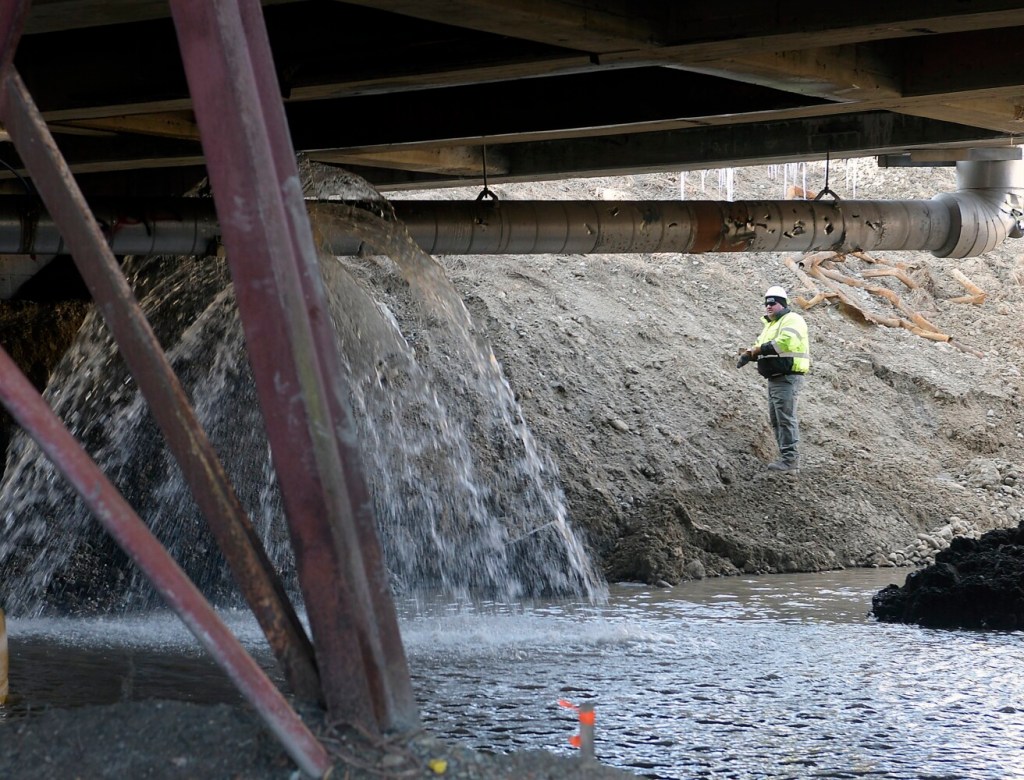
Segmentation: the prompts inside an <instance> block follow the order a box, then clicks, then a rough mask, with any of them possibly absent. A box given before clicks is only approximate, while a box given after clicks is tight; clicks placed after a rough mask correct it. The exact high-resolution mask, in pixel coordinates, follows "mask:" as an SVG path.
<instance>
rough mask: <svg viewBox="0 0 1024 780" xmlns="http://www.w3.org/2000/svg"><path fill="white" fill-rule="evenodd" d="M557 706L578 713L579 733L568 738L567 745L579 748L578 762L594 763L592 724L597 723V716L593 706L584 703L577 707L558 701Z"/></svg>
mask: <svg viewBox="0 0 1024 780" xmlns="http://www.w3.org/2000/svg"><path fill="white" fill-rule="evenodd" d="M558 706H559V707H565V708H566V709H569V710H575V711H576V712H577V713H579V715H578V720H579V722H580V733H579V734H573V735H572V736H571V737H569V744H570V745H572V746H573V747H574V748H579V751H580V761H582V762H584V763H587V762H590V761H594V760H595V755H594V724H595V723H596V721H597V715H596V713H595V712H594V705H593V704H590V703H586V704H581V705H580V706H578V707H577V706H576V705H575V704H573V703H572V702H570V701H566V700H565V699H559V700H558Z"/></svg>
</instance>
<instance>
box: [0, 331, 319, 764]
mask: <svg viewBox="0 0 1024 780" xmlns="http://www.w3.org/2000/svg"><path fill="white" fill-rule="evenodd" d="M0 401H2V402H3V404H4V406H5V407H6V408H7V410H8V411H9V412H10V413H11V416H12V417H14V419H15V420H16V421H17V422H18V424H19V425H20V426H21V427H22V428H24V429H25V430H26V431H27V432H28V433H29V435H30V436H31V437H32V438H33V439H34V440H35V442H36V443H37V444H38V445H39V447H40V449H42V451H43V452H44V453H45V454H46V455H47V456H48V457H49V458H50V460H52V461H53V463H54V465H55V466H56V467H57V468H58V470H59V471H60V472H61V473H62V474H63V475H64V476H65V477H66V478H67V479H68V481H69V482H70V483H71V484H72V485H73V486H74V488H75V490H76V491H77V492H78V494H79V495H80V496H81V497H82V500H83V501H85V503H86V505H87V506H88V507H89V509H90V510H92V513H93V514H94V515H95V516H96V518H97V519H98V520H99V521H100V523H102V524H103V527H104V528H106V529H107V531H108V532H109V533H110V535H111V536H112V537H113V538H114V540H115V541H116V542H117V543H118V545H120V547H121V549H122V550H124V551H125V553H127V554H128V556H129V557H130V558H131V559H132V560H133V561H134V562H135V563H136V564H137V565H138V566H139V568H141V569H142V570H143V572H145V574H146V576H147V577H148V578H149V581H150V582H151V583H152V584H153V586H154V587H155V588H156V590H157V592H158V593H160V595H161V596H163V598H164V600H165V601H166V602H167V603H168V605H170V607H171V609H173V610H174V611H175V612H176V613H177V614H178V616H179V617H180V618H181V619H182V621H183V622H184V623H185V625H186V626H188V628H189V630H190V631H191V632H192V633H193V634H194V635H195V637H196V639H198V640H199V642H200V643H201V644H202V645H203V646H204V647H205V648H206V649H207V651H209V653H210V655H212V656H213V657H214V659H215V660H216V661H217V663H218V664H220V666H221V668H223V669H224V671H225V672H226V673H227V674H228V676H229V677H230V678H231V680H232V681H233V682H234V683H235V686H236V687H237V688H238V689H239V690H240V691H241V692H242V694H243V695H244V696H245V698H246V699H247V700H248V701H249V702H250V703H251V704H252V705H253V707H254V708H255V709H256V712H257V713H258V714H259V716H260V717H261V718H262V719H263V721H264V723H266V725H267V726H268V728H269V729H270V730H271V732H272V733H273V734H274V735H275V736H276V737H277V738H278V740H279V741H280V742H281V744H282V745H283V746H284V748H285V750H287V751H288V754H289V755H290V756H291V757H292V759H293V760H294V761H295V763H296V764H298V765H299V767H300V768H301V769H302V771H303V772H305V773H307V774H309V775H311V776H313V777H322V776H323V775H324V774H325V773H326V772H327V771H328V770H329V769H330V768H331V763H332V762H331V759H330V756H328V754H327V751H326V750H325V749H324V747H323V745H321V744H320V743H319V742H318V741H317V739H316V737H314V736H313V734H312V733H311V732H310V730H309V729H308V728H307V727H306V725H305V724H304V723H303V722H302V720H301V719H300V718H299V716H298V715H297V714H296V713H295V710H293V709H292V708H291V706H290V705H289V704H288V702H287V700H286V699H285V698H284V696H282V695H281V692H280V691H279V690H277V688H276V687H275V686H274V684H273V683H272V682H271V681H270V678H268V677H267V675H266V674H265V673H264V672H263V670H262V669H261V668H260V667H259V664H257V663H256V662H255V661H254V660H253V659H252V656H250V655H249V654H248V653H247V652H246V651H245V648H243V647H242V645H241V644H240V643H239V641H238V640H237V639H236V638H235V635H234V634H232V633H231V631H230V629H228V627H227V626H226V625H224V623H223V621H221V619H220V618H219V617H218V616H217V613H216V612H215V611H214V610H213V607H211V606H210V605H209V603H208V602H207V601H206V599H204V598H203V595H202V594H201V593H200V592H199V590H198V589H197V588H196V587H195V585H193V584H192V582H191V581H190V580H189V578H188V577H187V576H186V575H185V573H184V572H183V571H182V570H181V569H180V568H179V567H178V564H177V563H175V562H174V559H173V558H172V557H171V556H170V554H169V553H168V552H167V550H165V549H164V547H163V545H161V544H160V541H159V540H158V539H157V538H156V537H155V536H153V534H152V532H151V531H150V530H149V529H148V528H146V525H145V523H143V522H142V520H141V519H140V518H139V516H138V515H136V514H135V512H134V511H133V510H132V508H131V507H130V506H129V505H128V502H127V501H125V500H124V498H123V497H122V496H121V494H120V493H118V491H117V488H115V487H114V486H113V485H112V484H111V483H110V482H109V481H108V480H107V478H106V477H105V476H104V475H103V472H101V471H100V469H99V467H98V466H97V465H96V464H95V463H93V461H92V460H91V459H90V458H89V455H88V454H87V453H86V452H85V450H83V449H82V447H81V445H79V443H78V442H77V441H75V439H74V437H73V436H72V435H71V434H70V433H69V432H68V430H67V429H66V428H65V427H64V425H63V423H61V421H60V420H59V419H58V417H57V415H56V414H54V413H53V410H52V409H50V407H49V406H48V405H47V404H46V401H44V400H43V398H42V396H40V395H39V393H38V392H37V391H36V390H35V388H34V387H32V384H31V383H30V382H29V381H28V379H26V378H25V375H24V374H22V373H21V371H20V370H19V369H18V367H17V366H16V365H15V364H14V361H12V360H11V358H10V357H9V356H8V355H7V353H6V352H4V351H3V350H2V349H0Z"/></svg>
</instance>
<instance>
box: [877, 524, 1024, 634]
mask: <svg viewBox="0 0 1024 780" xmlns="http://www.w3.org/2000/svg"><path fill="white" fill-rule="evenodd" d="M871 611H872V612H873V613H874V615H875V617H877V618H878V619H879V620H881V621H883V622H886V623H913V624H917V625H921V626H926V627H928V628H966V629H990V630H1001V631H1017V630H1024V521H1022V522H1021V523H1020V524H1019V525H1018V526H1017V527H1016V528H1000V529H996V530H994V531H989V532H988V533H986V534H984V535H983V536H981V537H979V538H977V539H969V538H966V537H957V538H955V539H953V541H952V542H951V543H950V545H949V547H948V548H947V549H945V550H943V551H942V552H940V553H938V554H937V555H936V556H935V563H934V564H932V565H931V566H928V567H926V568H924V569H919V570H917V571H914V572H911V573H910V574H909V575H908V576H907V580H906V582H905V583H904V585H903V586H902V587H900V586H898V585H889V586H887V587H886V588H884V589H883V590H880V591H879V592H878V593H876V594H875V595H874V597H873V598H872V599H871Z"/></svg>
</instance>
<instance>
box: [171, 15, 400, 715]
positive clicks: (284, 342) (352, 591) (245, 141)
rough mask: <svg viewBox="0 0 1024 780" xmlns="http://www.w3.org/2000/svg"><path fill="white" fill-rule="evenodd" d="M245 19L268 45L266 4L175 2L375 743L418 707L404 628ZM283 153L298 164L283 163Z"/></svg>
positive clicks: (263, 74)
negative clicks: (397, 639)
mask: <svg viewBox="0 0 1024 780" xmlns="http://www.w3.org/2000/svg"><path fill="white" fill-rule="evenodd" d="M243 6H244V7H245V8H246V11H245V14H244V16H245V18H246V19H248V20H250V23H252V24H253V25H254V26H258V27H259V28H260V29H261V31H262V33H261V38H264V37H265V30H262V22H261V21H260V22H259V24H258V25H257V24H256V23H255V22H254V20H257V19H259V16H258V15H259V14H260V9H259V4H258V2H256V0H252V2H249V3H240V2H238V0H224V1H223V2H217V3H210V2H208V1H207V0H171V12H172V15H173V17H174V23H175V26H176V28H177V31H178V41H179V47H180V49H181V53H182V59H183V61H184V64H185V74H186V77H187V78H188V82H189V89H190V92H191V95H192V102H193V107H194V110H195V113H196V119H197V121H198V124H199V130H200V138H201V139H202V143H203V151H204V154H205V156H206V162H207V170H208V171H209V174H210V183H211V185H212V188H213V192H214V200H215V203H216V206H217V213H218V217H219V220H220V224H221V228H222V230H223V236H224V242H225V245H226V246H227V249H228V262H229V263H230V265H231V271H232V277H233V279H234V282H235V291H236V295H237V298H238V307H239V311H240V312H241V315H242V323H243V326H244V329H245V335H246V342H247V345H248V350H249V360H250V363H251V365H252V368H253V375H254V377H255V380H256V388H257V392H258V394H259V397H260V405H261V407H262V409H263V416H264V420H265V422H266V426H267V434H268V438H269V439H270V445H271V452H272V454H273V458H274V463H275V468H276V471H277V475H278V483H279V485H280V487H281V493H282V497H283V499H284V504H285V509H286V514H287V517H288V525H289V530H290V533H291V536H292V545H293V547H294V549H295V556H296V561H297V563H298V573H299V580H300V583H301V585H302V589H303V594H304V596H305V602H306V610H307V613H308V615H309V621H310V625H311V627H312V629H313V637H314V642H315V644H316V651H317V658H318V660H319V661H320V670H321V674H322V678H323V686H324V695H325V698H326V700H327V706H328V709H329V710H330V713H331V715H332V716H333V717H334V718H335V719H336V720H340V721H345V722H349V723H353V724H355V725H358V726H360V727H362V728H364V729H367V730H369V731H371V732H377V731H379V730H381V728H382V727H383V728H387V727H389V726H391V725H402V726H412V725H414V724H415V721H416V720H418V718H417V717H416V715H415V708H414V705H411V704H407V705H405V709H404V710H402V711H401V715H402V716H403V717H404V718H405V722H403V723H398V720H399V718H398V717H395V716H394V715H393V714H391V715H389V710H388V709H387V707H386V706H384V705H383V704H382V700H381V699H380V696H379V693H380V691H381V690H382V688H384V687H385V685H384V682H383V681H384V680H386V679H388V678H387V676H386V672H385V670H384V669H383V668H382V666H381V664H382V661H381V654H380V652H379V647H380V640H379V635H378V626H379V622H380V621H383V620H388V619H390V616H381V615H377V614H376V613H375V612H374V609H373V603H372V600H371V595H370V593H369V591H370V589H371V587H375V588H380V587H381V586H380V579H379V578H375V579H374V580H373V582H372V585H371V583H370V581H369V580H368V576H367V573H366V570H365V566H366V561H365V560H364V557H363V553H362V551H361V549H360V536H359V533H358V530H357V525H358V522H357V517H366V516H367V514H368V513H370V511H371V510H370V508H369V499H368V496H367V495H366V494H365V493H364V492H360V490H359V485H361V484H362V481H361V475H360V478H357V477H356V476H354V474H359V472H358V468H359V461H358V459H357V457H356V455H355V450H356V445H355V431H354V427H353V426H352V420H351V417H350V416H345V417H339V416H338V410H339V409H342V408H344V406H345V401H344V399H343V398H342V397H341V395H340V393H341V392H342V389H343V383H342V381H343V380H342V377H343V374H342V372H341V366H340V357H339V353H338V349H337V342H336V336H334V335H333V332H332V330H331V329H332V325H331V321H330V313H329V311H328V308H327V303H326V296H325V294H324V291H323V287H322V285H323V282H322V279H321V277H320V272H319V267H318V261H317V257H316V254H315V252H314V251H312V248H313V243H312V238H311V235H309V233H310V228H309V224H308V221H307V216H306V213H305V205H304V204H303V201H302V190H301V184H300V182H299V177H298V170H297V168H296V166H295V162H294V152H293V151H292V150H291V149H290V141H288V134H287V125H286V121H285V117H284V108H283V105H282V104H281V102H280V99H279V98H278V99H276V100H270V99H267V100H266V101H264V100H263V98H262V96H261V92H260V86H259V83H258V82H259V81H260V80H261V79H262V80H266V79H267V78H268V74H272V73H273V68H272V63H271V62H270V61H269V47H267V46H266V45H265V43H263V44H261V45H260V46H258V47H257V48H256V49H255V51H254V50H252V49H250V46H249V40H248V38H247V34H246V30H245V23H244V22H243V11H242V8H243ZM254 60H256V61H254ZM265 88H266V89H270V87H269V86H266V85H265ZM282 144H286V145H287V146H288V154H287V155H285V154H284V153H280V154H275V145H276V146H277V148H281V146H282ZM289 155H290V160H291V162H290V163H288V162H286V160H285V157H286V156H289ZM293 229H294V230H295V233H293V232H292V230H293ZM300 231H301V232H300ZM342 442H344V453H343V451H342V449H343V448H342ZM374 533H375V530H374ZM384 587H385V588H386V585H385V586H384ZM379 595H380V596H381V598H390V596H389V595H388V594H387V593H386V592H384V593H382V594H379ZM391 614H392V615H393V612H392V613H391ZM394 630H395V631H396V632H397V628H395V629H394ZM396 635H397V634H396ZM402 673H404V675H405V676H406V678H407V677H408V670H407V669H405V668H404V666H403V667H402V668H401V669H400V670H399V674H402ZM404 684H405V685H411V684H410V683H409V682H408V680H407V679H406V680H405V681H404ZM392 698H394V697H392ZM410 701H411V697H410Z"/></svg>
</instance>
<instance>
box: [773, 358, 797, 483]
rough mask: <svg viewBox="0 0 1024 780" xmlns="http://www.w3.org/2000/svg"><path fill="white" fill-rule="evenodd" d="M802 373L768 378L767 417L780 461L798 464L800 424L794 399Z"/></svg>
mask: <svg viewBox="0 0 1024 780" xmlns="http://www.w3.org/2000/svg"><path fill="white" fill-rule="evenodd" d="M805 380H806V377H805V376H803V375H802V374H786V375H784V376H776V377H772V378H771V379H769V380H768V419H769V420H771V422H772V430H773V431H775V441H776V442H777V443H778V445H779V455H780V456H781V459H782V462H783V463H786V464H788V465H790V466H799V465H800V453H799V446H800V425H799V423H798V422H797V419H796V399H797V396H798V395H799V394H800V390H801V389H802V388H803V386H804V381H805Z"/></svg>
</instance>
